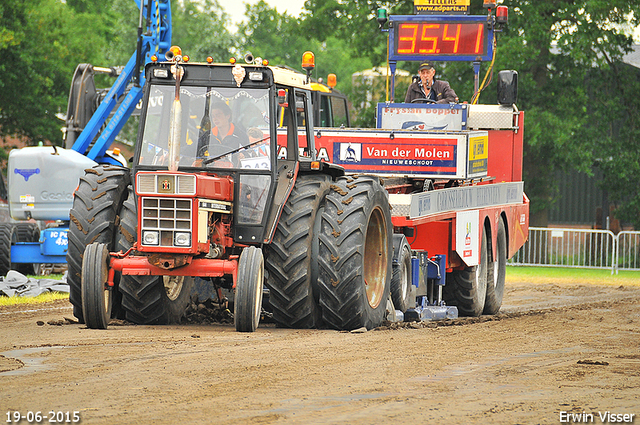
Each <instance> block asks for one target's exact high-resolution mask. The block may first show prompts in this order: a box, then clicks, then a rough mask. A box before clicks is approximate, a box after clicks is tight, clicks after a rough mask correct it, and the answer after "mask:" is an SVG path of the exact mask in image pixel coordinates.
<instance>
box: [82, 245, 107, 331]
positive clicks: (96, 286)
mask: <svg viewBox="0 0 640 425" xmlns="http://www.w3.org/2000/svg"><path fill="white" fill-rule="evenodd" d="M108 264H109V250H107V246H106V245H105V244H103V243H92V244H91V245H87V247H86V248H85V250H84V256H83V258H82V314H83V317H84V320H85V323H86V324H87V327H88V328H90V329H107V325H108V324H109V318H110V317H111V306H112V303H113V298H112V297H111V295H112V294H113V288H110V287H109V286H107V277H108V275H109V267H108Z"/></svg>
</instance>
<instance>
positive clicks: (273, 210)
mask: <svg viewBox="0 0 640 425" xmlns="http://www.w3.org/2000/svg"><path fill="white" fill-rule="evenodd" d="M168 56H170V57H171V60H167V61H166V62H152V63H150V64H149V65H148V66H147V69H146V76H147V83H148V84H147V86H146V87H145V90H146V91H145V97H144V99H143V100H144V101H143V105H144V106H143V110H142V120H141V132H140V135H139V141H138V145H137V151H136V155H135V158H134V166H133V169H134V172H135V175H136V178H135V183H134V184H135V189H136V193H137V195H138V196H141V197H142V198H141V202H142V205H141V208H143V209H144V208H146V204H147V203H148V204H149V205H150V206H151V208H156V207H155V205H156V204H158V206H157V208H159V210H158V211H157V212H151V211H148V212H143V214H148V215H155V214H156V213H157V214H158V216H159V217H158V219H160V218H161V217H160V215H162V214H166V215H171V214H173V215H177V212H169V211H163V210H162V208H161V207H160V204H159V201H157V200H156V199H154V198H155V197H156V196H162V197H165V196H166V194H175V195H177V196H180V197H185V198H186V197H191V198H194V203H193V206H192V207H189V208H191V209H192V211H190V212H189V213H188V215H189V216H190V217H191V216H193V219H194V221H197V225H198V226H200V228H199V229H198V228H195V227H193V226H192V225H190V224H189V223H187V220H186V219H185V222H184V223H183V222H175V223H169V222H168V221H167V222H166V223H165V224H163V221H162V220H155V217H153V219H151V218H147V217H146V216H145V217H142V219H141V233H140V235H139V236H140V239H139V240H140V241H141V249H142V250H143V251H144V250H145V249H150V250H153V249H158V248H159V247H163V246H164V247H168V246H171V247H172V248H180V246H178V245H176V243H175V238H176V234H178V233H179V234H182V233H189V235H184V237H183V238H182V239H183V240H184V243H185V244H189V245H190V247H189V248H190V249H188V252H189V253H191V254H196V255H197V254H198V253H201V252H202V251H203V250H204V251H205V252H208V251H209V250H210V248H211V247H210V246H209V244H207V233H208V231H207V227H208V226H209V225H210V224H211V223H209V220H211V219H212V217H208V218H207V214H203V211H209V212H210V213H211V212H213V215H216V216H217V215H219V214H222V215H221V218H220V222H222V223H227V225H228V229H229V232H230V233H229V232H226V233H229V234H226V235H225V236H224V238H227V237H228V238H229V241H227V242H225V243H223V246H224V245H231V244H233V243H241V244H260V243H266V242H268V241H269V240H270V238H271V237H272V233H273V230H274V229H273V227H274V223H275V219H276V217H277V216H278V214H279V208H280V207H281V206H282V200H283V199H284V197H285V196H286V194H287V193H288V192H289V191H290V189H291V186H292V185H293V183H294V181H295V176H296V174H297V172H298V171H302V172H304V171H305V170H311V168H312V162H313V163H314V164H313V167H314V168H315V169H316V171H317V170H318V169H319V168H320V167H328V165H326V164H319V163H317V162H315V158H314V157H313V155H311V154H309V152H313V149H305V150H304V156H303V157H300V158H299V157H298V152H299V148H298V142H299V138H301V139H306V137H307V135H311V134H313V132H312V125H313V119H312V113H310V111H312V108H311V94H310V93H311V91H310V85H309V83H308V82H306V81H305V79H304V75H303V74H300V73H297V72H294V71H291V70H287V69H282V68H272V67H269V66H266V65H265V63H264V62H265V61H262V60H261V59H257V60H255V59H254V60H253V61H252V62H250V63H247V64H244V65H240V64H238V63H235V61H232V63H229V64H213V63H206V64H205V63H200V64H195V63H194V64H190V63H188V61H187V60H185V56H181V55H180V53H179V52H178V53H177V54H171V55H168ZM176 76H179V78H176ZM278 138H279V143H276V141H278ZM300 142H301V143H300V145H302V146H305V147H307V146H313V138H312V137H310V140H309V141H306V140H301V141H300ZM278 145H280V147H279V146H278ZM278 187H280V189H279V190H278ZM205 188H206V189H205ZM212 188H220V190H218V189H212ZM278 201H280V202H278ZM212 202H213V203H212ZM185 205H186V204H185ZM211 205H215V208H212V207H211ZM172 208H175V207H172ZM196 210H197V214H198V215H196ZM186 214H187V212H186V211H185V215H186ZM209 215H211V214H209ZM176 219H177V216H176ZM189 220H191V218H189ZM232 223H233V225H231V224H232ZM191 224H193V225H195V224H196V223H195V222H194V223H191ZM147 225H148V226H147ZM163 226H172V227H171V229H172V231H171V232H170V231H168V230H165V228H168V227H163ZM180 226H185V228H186V227H187V226H189V227H190V231H189V232H181V231H180V229H181V228H180ZM147 235H148V236H147ZM147 237H148V242H149V243H148V244H147V242H146V241H147V239H146V238H147ZM172 238H173V241H171V239H172ZM224 238H223V239H224ZM187 239H188V240H189V242H187ZM232 241H233V242H232ZM201 244H202V245H201ZM184 248H186V245H185V246H184ZM163 249H164V248H163Z"/></svg>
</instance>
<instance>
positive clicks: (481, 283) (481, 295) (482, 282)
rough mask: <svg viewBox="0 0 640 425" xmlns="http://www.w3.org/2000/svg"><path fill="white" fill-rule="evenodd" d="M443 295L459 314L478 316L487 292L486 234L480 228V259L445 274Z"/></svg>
mask: <svg viewBox="0 0 640 425" xmlns="http://www.w3.org/2000/svg"><path fill="white" fill-rule="evenodd" d="M446 282H447V284H446V285H445V286H444V288H443V297H444V300H445V302H446V303H447V305H455V306H457V307H458V311H459V312H460V315H461V316H474V317H477V316H480V315H481V314H482V311H483V310H484V301H485V298H486V294H487V235H486V233H485V231H484V227H483V230H482V240H481V246H480V259H479V262H478V265H477V266H473V267H466V268H465V269H464V270H455V271H453V272H451V273H450V274H448V275H447V280H446Z"/></svg>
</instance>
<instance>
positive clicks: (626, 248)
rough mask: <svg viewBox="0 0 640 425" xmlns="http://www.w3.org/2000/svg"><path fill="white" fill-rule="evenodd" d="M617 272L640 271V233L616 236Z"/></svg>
mask: <svg viewBox="0 0 640 425" xmlns="http://www.w3.org/2000/svg"><path fill="white" fill-rule="evenodd" d="M616 246H617V249H616V261H615V267H616V268H615V271H616V273H617V272H618V270H640V232H630V231H626V230H625V231H622V232H620V233H618V234H617V235H616Z"/></svg>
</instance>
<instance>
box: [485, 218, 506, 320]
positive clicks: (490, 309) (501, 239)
mask: <svg viewBox="0 0 640 425" xmlns="http://www.w3.org/2000/svg"><path fill="white" fill-rule="evenodd" d="M497 236H498V237H497V240H496V250H495V252H496V258H495V261H493V262H491V263H489V265H488V267H487V298H486V300H485V302H484V314H497V313H498V312H499V311H500V307H502V296H503V295H504V281H505V278H506V274H507V232H506V230H505V227H504V221H503V220H502V219H500V222H499V223H498V233H497Z"/></svg>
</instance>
